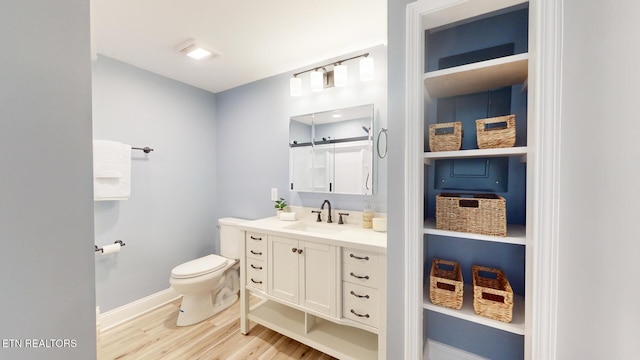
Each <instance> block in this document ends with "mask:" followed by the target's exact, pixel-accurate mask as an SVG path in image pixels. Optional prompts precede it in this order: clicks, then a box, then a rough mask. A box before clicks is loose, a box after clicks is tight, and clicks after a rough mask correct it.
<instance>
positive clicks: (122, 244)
mask: <svg viewBox="0 0 640 360" xmlns="http://www.w3.org/2000/svg"><path fill="white" fill-rule="evenodd" d="M113 243H114V244H120V246H125V245H126V244H125V243H124V242H122V240H116V241H114V242H113ZM93 246H95V247H96V252H98V251H100V252H103V250H102V248H101V247H98V245H93Z"/></svg>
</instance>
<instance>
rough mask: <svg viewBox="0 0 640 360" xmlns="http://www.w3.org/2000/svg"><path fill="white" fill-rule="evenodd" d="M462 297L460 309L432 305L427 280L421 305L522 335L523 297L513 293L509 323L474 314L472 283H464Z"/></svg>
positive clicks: (523, 329) (430, 309) (523, 327)
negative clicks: (511, 315)
mask: <svg viewBox="0 0 640 360" xmlns="http://www.w3.org/2000/svg"><path fill="white" fill-rule="evenodd" d="M463 297H464V298H463V300H462V308H461V309H460V310H455V309H450V308H447V307H444V306H440V305H434V304H432V303H431V300H430V299H429V281H428V280H427V283H426V284H425V286H424V298H423V307H424V308H425V309H427V310H429V311H435V312H438V313H441V314H444V315H448V316H453V317H456V318H459V319H463V320H467V321H471V322H474V323H477V324H480V325H484V326H489V327H492V328H495V329H498V330H503V331H507V332H510V333H513V334H517V335H524V331H525V326H524V297H522V296H520V295H515V294H514V295H513V318H512V321H511V322H510V323H506V322H502V321H498V320H493V319H489V318H486V317H484V316H480V315H476V313H475V311H474V310H473V285H468V284H465V286H464V295H463Z"/></svg>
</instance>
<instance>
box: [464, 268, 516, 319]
mask: <svg viewBox="0 0 640 360" xmlns="http://www.w3.org/2000/svg"><path fill="white" fill-rule="evenodd" d="M471 272H472V273H473V309H474V310H475V312H476V314H478V315H481V316H484V317H488V318H490V319H494V320H499V321H503V322H511V319H512V318H513V290H512V289H511V285H510V284H509V280H507V277H506V276H505V274H504V271H502V270H498V269H492V268H488V267H484V266H478V265H473V266H472V267H471ZM480 272H486V273H491V274H495V278H492V277H484V276H482V274H480Z"/></svg>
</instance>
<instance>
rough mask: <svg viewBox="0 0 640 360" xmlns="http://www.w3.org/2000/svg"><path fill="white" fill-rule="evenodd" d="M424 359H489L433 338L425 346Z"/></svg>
mask: <svg viewBox="0 0 640 360" xmlns="http://www.w3.org/2000/svg"><path fill="white" fill-rule="evenodd" d="M423 359H424V360H487V359H486V358H483V357H481V356H478V355H476V354H472V353H470V352H466V351H463V350H460V349H458V348H454V347H452V346H449V345H445V344H443V343H439V342H437V341H433V340H431V339H427V344H426V346H425V347H424V356H423Z"/></svg>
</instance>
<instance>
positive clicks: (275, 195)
mask: <svg viewBox="0 0 640 360" xmlns="http://www.w3.org/2000/svg"><path fill="white" fill-rule="evenodd" d="M276 200H278V188H271V201H276Z"/></svg>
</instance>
